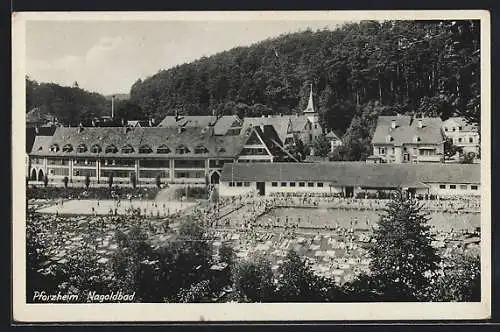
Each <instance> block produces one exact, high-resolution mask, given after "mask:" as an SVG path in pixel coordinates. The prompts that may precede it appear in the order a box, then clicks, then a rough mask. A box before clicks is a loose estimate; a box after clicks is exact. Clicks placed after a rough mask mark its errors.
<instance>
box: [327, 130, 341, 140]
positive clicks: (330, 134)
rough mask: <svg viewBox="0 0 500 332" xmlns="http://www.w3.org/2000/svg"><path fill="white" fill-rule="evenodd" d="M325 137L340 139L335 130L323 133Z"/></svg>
mask: <svg viewBox="0 0 500 332" xmlns="http://www.w3.org/2000/svg"><path fill="white" fill-rule="evenodd" d="M325 136H326V138H328V139H336V140H340V136H339V135H337V134H336V133H335V132H333V131H330V132H329V133H328V134H326V135H325Z"/></svg>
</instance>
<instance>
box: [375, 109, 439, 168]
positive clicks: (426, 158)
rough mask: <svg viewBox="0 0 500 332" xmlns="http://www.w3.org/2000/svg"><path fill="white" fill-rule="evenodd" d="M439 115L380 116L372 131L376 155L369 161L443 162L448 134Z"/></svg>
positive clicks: (398, 162)
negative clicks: (429, 116) (437, 116)
mask: <svg viewBox="0 0 500 332" xmlns="http://www.w3.org/2000/svg"><path fill="white" fill-rule="evenodd" d="M441 127H442V121H441V119H440V118H414V117H411V116H404V115H397V116H379V118H378V121H377V127H376V129H375V132H374V134H373V138H372V145H373V155H372V156H370V157H369V158H368V160H367V161H371V162H382V163H397V164H400V163H422V162H425V163H429V162H434V163H441V162H443V161H444V142H445V136H444V134H443V131H442V129H441Z"/></svg>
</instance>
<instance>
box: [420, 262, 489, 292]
mask: <svg viewBox="0 0 500 332" xmlns="http://www.w3.org/2000/svg"><path fill="white" fill-rule="evenodd" d="M447 263H448V266H447V267H445V269H444V271H443V273H442V274H440V275H439V277H438V278H437V279H436V281H435V282H434V283H433V285H432V287H431V289H430V291H429V295H430V300H432V301H441V302H474V301H480V300H481V262H480V259H479V256H478V255H474V254H469V253H466V254H463V253H459V254H454V255H453V256H451V257H450V258H449V260H448V261H447Z"/></svg>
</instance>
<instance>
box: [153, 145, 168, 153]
mask: <svg viewBox="0 0 500 332" xmlns="http://www.w3.org/2000/svg"><path fill="white" fill-rule="evenodd" d="M156 153H170V149H169V148H168V146H166V145H160V147H158V149H156Z"/></svg>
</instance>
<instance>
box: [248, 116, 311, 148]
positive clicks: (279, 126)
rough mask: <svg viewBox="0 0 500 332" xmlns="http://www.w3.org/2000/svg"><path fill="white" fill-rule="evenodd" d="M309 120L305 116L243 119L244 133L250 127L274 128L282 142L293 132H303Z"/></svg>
mask: <svg viewBox="0 0 500 332" xmlns="http://www.w3.org/2000/svg"><path fill="white" fill-rule="evenodd" d="M308 122H309V119H307V117H306V116H304V115H273V116H267V117H248V118H244V119H243V130H242V132H244V131H245V130H246V129H247V128H249V127H255V126H260V125H268V126H273V127H274V130H275V131H276V133H277V134H278V137H279V138H280V140H281V141H283V142H284V141H285V139H286V137H287V134H289V133H291V132H303V131H304V129H305V127H306V125H307V123H308Z"/></svg>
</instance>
